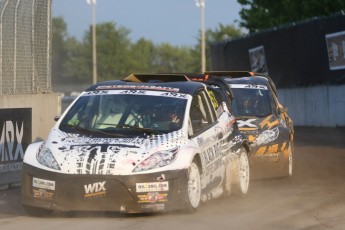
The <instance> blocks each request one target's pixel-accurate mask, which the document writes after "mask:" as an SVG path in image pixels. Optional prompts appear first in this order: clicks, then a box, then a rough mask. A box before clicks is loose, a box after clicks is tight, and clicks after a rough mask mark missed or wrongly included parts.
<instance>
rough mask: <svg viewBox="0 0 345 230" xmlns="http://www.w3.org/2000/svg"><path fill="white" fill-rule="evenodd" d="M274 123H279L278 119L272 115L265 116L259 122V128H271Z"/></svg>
mask: <svg viewBox="0 0 345 230" xmlns="http://www.w3.org/2000/svg"><path fill="white" fill-rule="evenodd" d="M276 125H279V120H278V119H277V118H276V117H275V116H273V115H270V116H268V117H266V118H265V119H264V120H263V121H261V122H260V126H261V128H264V127H267V129H271V128H272V127H274V126H276Z"/></svg>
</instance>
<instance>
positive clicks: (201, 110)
mask: <svg viewBox="0 0 345 230" xmlns="http://www.w3.org/2000/svg"><path fill="white" fill-rule="evenodd" d="M210 106H211V105H210V103H209V101H208V100H207V95H206V93H205V92H204V91H201V92H199V93H198V94H196V95H195V96H194V97H193V100H192V104H191V109H190V121H191V125H192V129H193V133H194V134H197V133H199V132H201V131H202V130H204V129H206V128H208V127H209V126H210V125H211V124H212V123H213V122H214V118H213V117H212V114H213V112H212V111H211V110H210V109H211V108H210Z"/></svg>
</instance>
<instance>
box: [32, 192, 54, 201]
mask: <svg viewBox="0 0 345 230" xmlns="http://www.w3.org/2000/svg"><path fill="white" fill-rule="evenodd" d="M32 193H33V195H32V196H33V197H34V198H39V199H43V200H52V199H53V196H54V193H53V192H50V191H47V190H45V189H33V190H32Z"/></svg>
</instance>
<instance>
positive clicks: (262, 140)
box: [236, 115, 280, 147]
mask: <svg viewBox="0 0 345 230" xmlns="http://www.w3.org/2000/svg"><path fill="white" fill-rule="evenodd" d="M236 119H237V123H238V127H239V129H240V131H241V132H242V133H243V134H245V135H246V136H247V138H248V140H249V141H250V142H251V143H252V146H253V147H256V146H260V145H264V144H267V143H269V142H272V141H274V140H275V139H277V138H278V135H279V128H278V126H279V124H280V121H279V120H278V118H277V116H275V115H269V116H267V117H263V118H259V117H237V118H236Z"/></svg>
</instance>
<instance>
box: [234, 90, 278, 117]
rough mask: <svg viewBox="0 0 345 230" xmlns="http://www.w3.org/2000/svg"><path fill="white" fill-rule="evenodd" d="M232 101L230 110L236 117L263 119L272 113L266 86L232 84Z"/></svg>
mask: <svg viewBox="0 0 345 230" xmlns="http://www.w3.org/2000/svg"><path fill="white" fill-rule="evenodd" d="M247 86H248V85H247ZM231 89H232V92H233V94H234V100H233V104H232V109H233V112H234V114H235V116H236V117H241V116H255V117H265V116H268V115H270V114H271V113H272V109H271V102H270V99H269V95H268V89H267V87H266V86H261V87H258V86H250V85H249V87H246V86H245V85H240V84H232V85H231Z"/></svg>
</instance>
